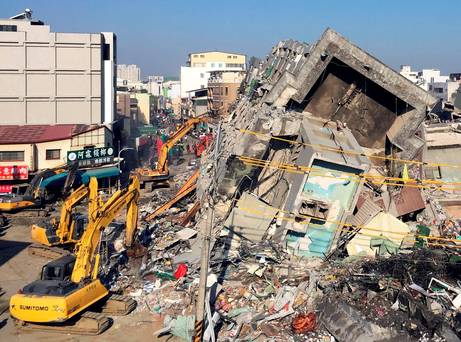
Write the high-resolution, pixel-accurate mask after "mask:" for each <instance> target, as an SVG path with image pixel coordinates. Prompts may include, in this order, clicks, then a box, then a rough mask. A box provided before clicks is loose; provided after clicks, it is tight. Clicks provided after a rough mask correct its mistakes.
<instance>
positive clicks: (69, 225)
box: [28, 182, 99, 258]
mask: <svg viewBox="0 0 461 342" xmlns="http://www.w3.org/2000/svg"><path fill="white" fill-rule="evenodd" d="M87 197H89V198H88V216H87V215H84V214H81V213H73V210H74V208H75V207H76V206H77V205H78V204H79V203H81V202H82V201H83V200H84V199H85V198H87ZM98 200H99V198H98V183H97V182H92V183H90V184H89V186H86V185H84V184H83V185H81V186H80V187H79V188H78V189H76V190H75V191H73V192H72V193H71V194H70V195H69V196H68V197H67V198H66V199H65V200H64V202H63V204H62V207H61V216H60V219H59V222H58V221H57V220H56V218H52V219H51V220H50V221H44V222H42V223H41V224H33V225H32V227H31V237H32V240H33V241H34V242H36V243H34V244H32V245H30V246H29V247H28V252H29V254H31V255H39V256H43V257H48V258H57V257H59V256H61V255H65V254H68V253H69V252H68V249H69V248H72V247H73V246H74V244H75V243H77V242H78V241H79V240H80V238H81V237H82V234H83V232H84V229H85V226H86V225H87V224H88V217H90V218H91V217H93V215H94V214H93V212H94V211H95V210H96V209H97V204H98ZM61 247H62V248H61Z"/></svg>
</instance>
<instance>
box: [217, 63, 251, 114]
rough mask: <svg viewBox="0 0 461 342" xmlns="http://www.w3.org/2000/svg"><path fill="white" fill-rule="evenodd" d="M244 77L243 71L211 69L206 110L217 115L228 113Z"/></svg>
mask: <svg viewBox="0 0 461 342" xmlns="http://www.w3.org/2000/svg"><path fill="white" fill-rule="evenodd" d="M244 78H245V72H244V71H212V72H211V76H210V78H209V79H208V111H209V112H210V113H212V114H213V115H218V116H225V115H227V114H229V110H230V106H231V104H232V103H233V102H234V101H235V100H236V99H237V95H238V90H239V87H240V84H241V83H242V81H243V79H244Z"/></svg>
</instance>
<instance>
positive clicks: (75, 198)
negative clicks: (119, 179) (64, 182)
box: [56, 184, 97, 244]
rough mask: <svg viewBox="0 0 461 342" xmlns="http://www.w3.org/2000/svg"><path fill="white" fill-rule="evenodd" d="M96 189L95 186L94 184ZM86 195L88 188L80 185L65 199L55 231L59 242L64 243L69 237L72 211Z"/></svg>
mask: <svg viewBox="0 0 461 342" xmlns="http://www.w3.org/2000/svg"><path fill="white" fill-rule="evenodd" d="M96 187H97V184H96ZM87 195H88V187H86V186H85V185H81V186H80V187H79V188H78V189H76V190H75V191H74V192H72V193H71V194H70V195H69V197H67V198H66V200H65V201H64V203H63V204H62V208H61V216H60V220H59V225H58V228H57V229H56V235H57V236H58V238H59V242H60V243H61V244H62V243H65V242H66V241H67V239H68V237H69V233H70V231H69V229H70V227H71V224H72V210H73V209H74V208H75V206H76V205H77V204H79V203H80V202H81V201H82V200H83V199H84V198H85V197H86V196H87Z"/></svg>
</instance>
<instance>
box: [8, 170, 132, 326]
mask: <svg viewBox="0 0 461 342" xmlns="http://www.w3.org/2000/svg"><path fill="white" fill-rule="evenodd" d="M90 182H93V183H94V182H96V179H94V178H91V180H90ZM90 188H91V186H90ZM138 198H139V181H138V179H137V177H132V178H131V179H130V184H129V186H128V187H127V188H125V189H122V190H118V191H117V192H115V193H114V195H112V197H111V198H110V199H109V200H108V201H107V202H106V203H104V205H102V207H100V208H98V209H97V210H95V212H94V213H93V217H91V218H90V220H89V223H88V226H87V228H86V229H85V231H84V233H83V235H82V238H81V239H80V241H79V242H78V243H77V244H76V248H75V250H76V254H75V256H74V255H66V256H63V257H61V258H59V259H57V260H54V261H52V262H49V263H47V264H46V265H45V266H43V268H42V272H41V277H40V280H36V281H34V282H32V283H30V284H28V285H26V286H24V287H23V288H22V289H21V290H20V292H19V293H18V294H16V295H13V296H12V297H11V299H10V314H11V316H12V317H14V318H15V319H16V322H17V323H18V325H19V326H22V327H23V328H29V329H35V330H48V331H61V332H65V333H76V334H89V335H95V334H99V333H101V332H102V331H104V330H106V329H107V328H109V326H110V324H111V323H110V322H111V321H110V319H109V318H108V317H107V316H105V315H104V314H114V315H124V314H127V313H129V312H131V311H132V310H133V309H134V308H135V307H136V301H134V300H133V299H130V298H127V297H123V296H118V295H111V294H110V293H109V290H108V289H107V288H106V287H105V286H104V285H103V283H102V282H101V280H100V278H99V258H100V256H99V247H100V243H101V235H102V232H103V230H104V229H105V228H106V227H107V226H108V225H109V224H110V223H111V222H112V221H113V220H114V218H115V217H116V216H117V214H119V213H120V212H121V211H122V209H123V208H125V207H126V231H125V244H126V245H127V246H130V245H131V244H132V242H133V238H134V232H135V230H136V227H137V220H138V205H137V201H138ZM95 305H102V306H101V307H99V308H98V309H99V310H100V311H101V312H102V313H96V312H89V309H92V308H94V307H95ZM90 307H91V308H90Z"/></svg>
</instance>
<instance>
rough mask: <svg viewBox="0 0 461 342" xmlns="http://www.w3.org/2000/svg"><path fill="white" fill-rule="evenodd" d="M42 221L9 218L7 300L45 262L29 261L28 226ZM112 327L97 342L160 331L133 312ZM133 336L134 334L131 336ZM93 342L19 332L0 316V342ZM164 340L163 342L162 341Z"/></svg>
mask: <svg viewBox="0 0 461 342" xmlns="http://www.w3.org/2000/svg"><path fill="white" fill-rule="evenodd" d="M41 219H42V218H12V222H11V223H12V224H11V227H10V228H8V229H7V230H6V231H4V232H3V233H2V236H0V286H1V287H2V289H3V290H4V291H6V294H5V295H3V296H2V297H1V299H2V300H8V301H9V298H10V297H11V295H13V294H15V293H16V292H17V291H18V289H19V288H21V287H22V286H24V285H25V284H27V283H30V282H31V281H33V280H35V279H36V278H37V276H38V274H39V272H40V269H41V267H42V265H43V264H44V263H45V262H46V261H47V260H46V259H43V258H40V257H30V256H29V255H28V253H27V246H28V245H29V244H30V243H31V239H30V224H32V223H34V222H36V221H38V220H41ZM113 318H114V323H113V325H112V327H111V328H110V329H109V330H107V331H106V332H104V333H103V334H102V335H100V336H98V341H111V342H116V341H145V340H146V339H150V340H152V339H153V332H154V331H156V330H157V329H160V328H161V327H162V320H161V319H160V318H159V317H154V316H153V315H152V314H150V313H148V312H135V313H132V314H130V315H128V316H125V317H113ZM134 332H135V333H134ZM49 339H53V341H93V340H94V337H93V336H77V335H62V334H59V333H42V332H36V331H33V332H32V331H21V330H18V329H17V328H16V327H15V325H14V323H13V320H12V318H11V317H10V316H9V312H8V310H6V311H5V312H4V313H3V314H1V315H0V341H46V340H49ZM161 340H166V339H161Z"/></svg>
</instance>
